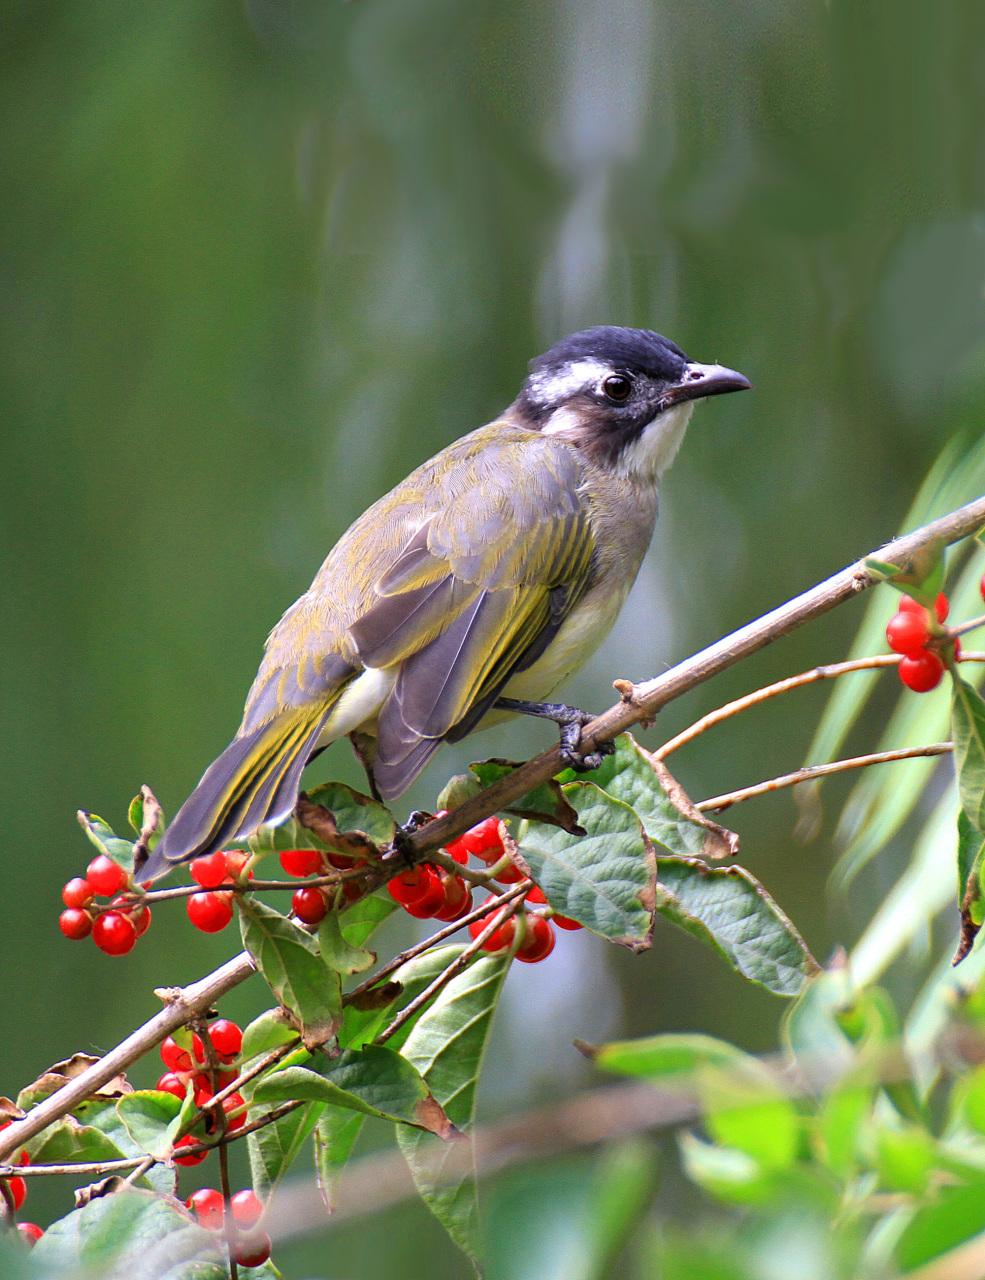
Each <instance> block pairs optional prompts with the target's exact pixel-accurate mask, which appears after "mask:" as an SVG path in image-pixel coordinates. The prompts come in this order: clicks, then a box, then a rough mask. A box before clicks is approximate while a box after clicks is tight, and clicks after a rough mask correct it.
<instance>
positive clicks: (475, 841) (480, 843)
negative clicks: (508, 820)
mask: <svg viewBox="0 0 985 1280" xmlns="http://www.w3.org/2000/svg"><path fill="white" fill-rule="evenodd" d="M462 840H463V841H464V842H465V847H466V849H468V851H469V853H471V854H472V856H473V857H475V858H479V859H481V861H483V862H486V863H490V864H491V863H493V862H495V861H496V860H497V858H501V857H502V856H503V853H504V847H503V832H502V823H501V822H500V820H499V819H498V818H485V819H483V821H482V822H480V823H477V825H476V826H474V827H472V829H471V830H470V831H466V833H465V835H464V836H462Z"/></svg>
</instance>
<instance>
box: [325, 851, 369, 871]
mask: <svg viewBox="0 0 985 1280" xmlns="http://www.w3.org/2000/svg"><path fill="white" fill-rule="evenodd" d="M325 861H326V862H327V863H329V865H330V866H333V867H335V869H336V870H337V871H349V870H351V869H352V868H353V867H364V866H365V865H366V859H365V858H353V857H350V856H349V854H347V853H326V854H325Z"/></svg>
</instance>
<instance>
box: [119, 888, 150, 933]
mask: <svg viewBox="0 0 985 1280" xmlns="http://www.w3.org/2000/svg"><path fill="white" fill-rule="evenodd" d="M109 905H110V906H111V907H112V908H113V909H114V910H116V911H119V912H121V914H123V915H125V916H127V917H128V918H129V919H130V920H132V921H133V927H134V928H135V929H136V930H137V937H138V938H142V937H143V936H144V934H145V933H146V932H147V930H148V929H149V928H150V917H151V911H150V907H141V906H140V905H139V903H138V902H135V901H134V900H133V898H128V897H126V896H125V895H122V896H121V897H119V898H114V899H113V901H112V902H111V903H110V904H109Z"/></svg>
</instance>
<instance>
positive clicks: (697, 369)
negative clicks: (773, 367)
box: [663, 361, 752, 404]
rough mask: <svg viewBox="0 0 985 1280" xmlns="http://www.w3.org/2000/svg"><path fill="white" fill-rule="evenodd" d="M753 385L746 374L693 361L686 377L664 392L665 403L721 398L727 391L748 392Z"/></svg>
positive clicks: (685, 374) (685, 373)
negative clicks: (709, 397) (708, 397)
mask: <svg viewBox="0 0 985 1280" xmlns="http://www.w3.org/2000/svg"><path fill="white" fill-rule="evenodd" d="M751 387H752V383H751V382H750V381H749V379H748V378H747V377H745V375H744V374H741V373H736V371H735V370H734V369H726V368H725V366H724V365H721V364H696V363H695V362H694V361H691V362H690V363H689V364H688V366H687V368H686V369H685V370H684V377H683V378H681V380H680V382H678V383H677V384H676V385H674V386H672V387H668V388H667V390H666V391H665V392H664V395H663V398H664V401H665V402H667V401H669V403H670V404H680V403H681V402H682V401H684V400H701V399H703V398H704V397H705V396H721V395H724V394H725V393H726V391H748V390H749V389H750V388H751Z"/></svg>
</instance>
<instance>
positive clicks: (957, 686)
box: [951, 676, 985, 829]
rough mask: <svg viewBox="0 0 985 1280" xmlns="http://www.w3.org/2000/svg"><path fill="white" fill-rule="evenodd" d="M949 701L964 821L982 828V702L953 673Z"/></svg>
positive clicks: (984, 766)
mask: <svg viewBox="0 0 985 1280" xmlns="http://www.w3.org/2000/svg"><path fill="white" fill-rule="evenodd" d="M953 684H954V700H953V702H952V703H951V726H952V735H953V738H954V771H955V773H956V774H957V778H958V795H959V796H960V798H961V808H962V809H963V810H964V812H965V814H966V815H967V817H968V821H969V822H970V823H971V824H972V825H973V826H975V827H978V828H979V829H981V828H983V827H985V702H983V701H982V697H981V694H980V693H979V692H978V690H977V689H974V688H972V686H971V685H970V684H968V682H967V681H966V680H962V679H961V678H960V676H955V677H954V679H953Z"/></svg>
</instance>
